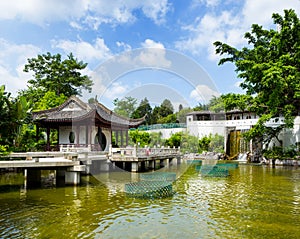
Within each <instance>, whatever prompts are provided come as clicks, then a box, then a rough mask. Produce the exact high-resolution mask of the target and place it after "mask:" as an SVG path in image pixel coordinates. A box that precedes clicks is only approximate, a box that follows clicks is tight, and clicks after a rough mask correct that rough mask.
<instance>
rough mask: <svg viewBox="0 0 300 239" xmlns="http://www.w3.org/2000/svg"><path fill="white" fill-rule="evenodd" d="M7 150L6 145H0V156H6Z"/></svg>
mask: <svg viewBox="0 0 300 239" xmlns="http://www.w3.org/2000/svg"><path fill="white" fill-rule="evenodd" d="M8 148H9V146H8V145H1V144H0V156H5V155H8V154H9V153H10V152H9V149H8Z"/></svg>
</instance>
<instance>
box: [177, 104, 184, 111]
mask: <svg viewBox="0 0 300 239" xmlns="http://www.w3.org/2000/svg"><path fill="white" fill-rule="evenodd" d="M181 110H183V106H182V104H179V106H178V112H180V111H181Z"/></svg>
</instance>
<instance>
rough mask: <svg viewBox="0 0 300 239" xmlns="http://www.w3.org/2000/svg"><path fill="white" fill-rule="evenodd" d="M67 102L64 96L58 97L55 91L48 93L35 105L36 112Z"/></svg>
mask: <svg viewBox="0 0 300 239" xmlns="http://www.w3.org/2000/svg"><path fill="white" fill-rule="evenodd" d="M66 100H67V97H66V96H65V95H64V94H60V95H59V96H57V95H56V94H55V92H54V91H48V92H46V93H45V95H44V96H43V97H42V98H41V99H40V101H38V102H37V103H36V105H35V108H34V109H36V110H47V109H51V108H54V107H56V106H59V105H61V104H62V103H64V102H65V101H66Z"/></svg>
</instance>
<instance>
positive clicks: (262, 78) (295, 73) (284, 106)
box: [214, 10, 300, 133]
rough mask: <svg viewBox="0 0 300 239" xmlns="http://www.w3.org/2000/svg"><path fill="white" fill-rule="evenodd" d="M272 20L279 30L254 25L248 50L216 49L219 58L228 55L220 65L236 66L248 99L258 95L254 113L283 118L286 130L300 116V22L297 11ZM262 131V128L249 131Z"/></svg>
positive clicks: (221, 47)
mask: <svg viewBox="0 0 300 239" xmlns="http://www.w3.org/2000/svg"><path fill="white" fill-rule="evenodd" d="M272 18H273V22H274V24H275V25H276V26H277V28H278V29H280V30H278V31H276V30H273V29H271V30H265V29H263V28H262V26H258V25H257V24H253V25H252V31H251V32H247V33H246V34H245V38H246V39H247V40H248V44H249V46H248V47H244V48H242V49H241V50H238V49H236V48H234V47H232V46H229V45H227V44H224V43H221V42H215V43H214V45H215V46H216V52H217V53H218V54H220V55H223V54H226V55H228V57H225V58H223V59H221V60H220V62H219V64H224V63H225V62H232V63H234V64H235V66H236V71H237V72H238V77H240V78H242V79H243V80H244V81H243V83H242V84H241V87H242V88H243V89H245V90H246V92H247V95H255V98H254V101H253V105H252V108H251V110H252V111H255V112H256V114H257V115H259V116H264V115H268V116H270V117H271V118H273V117H278V116H280V115H282V116H284V118H285V124H286V127H292V126H293V120H294V116H295V115H297V114H299V113H300V112H299V110H300V72H299V69H300V61H299V59H300V30H299V29H300V20H299V18H298V16H297V15H296V13H295V11H294V10H285V11H284V16H281V15H279V14H273V16H272ZM263 128H264V125H263V124H261V125H260V126H259V127H256V128H254V129H251V130H250V131H259V130H264V129H263ZM256 133H257V132H256Z"/></svg>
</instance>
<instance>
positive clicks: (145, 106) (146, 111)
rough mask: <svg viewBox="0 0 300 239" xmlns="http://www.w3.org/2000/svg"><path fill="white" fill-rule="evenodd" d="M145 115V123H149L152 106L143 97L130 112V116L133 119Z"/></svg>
mask: <svg viewBox="0 0 300 239" xmlns="http://www.w3.org/2000/svg"><path fill="white" fill-rule="evenodd" d="M145 115H146V122H145V123H146V124H150V123H151V116H152V107H151V105H150V103H149V101H148V99H147V98H145V99H143V100H142V101H141V102H140V105H139V106H138V107H137V108H136V110H135V111H134V112H133V113H132V115H131V117H132V118H134V119H138V118H141V117H144V116H145Z"/></svg>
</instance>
